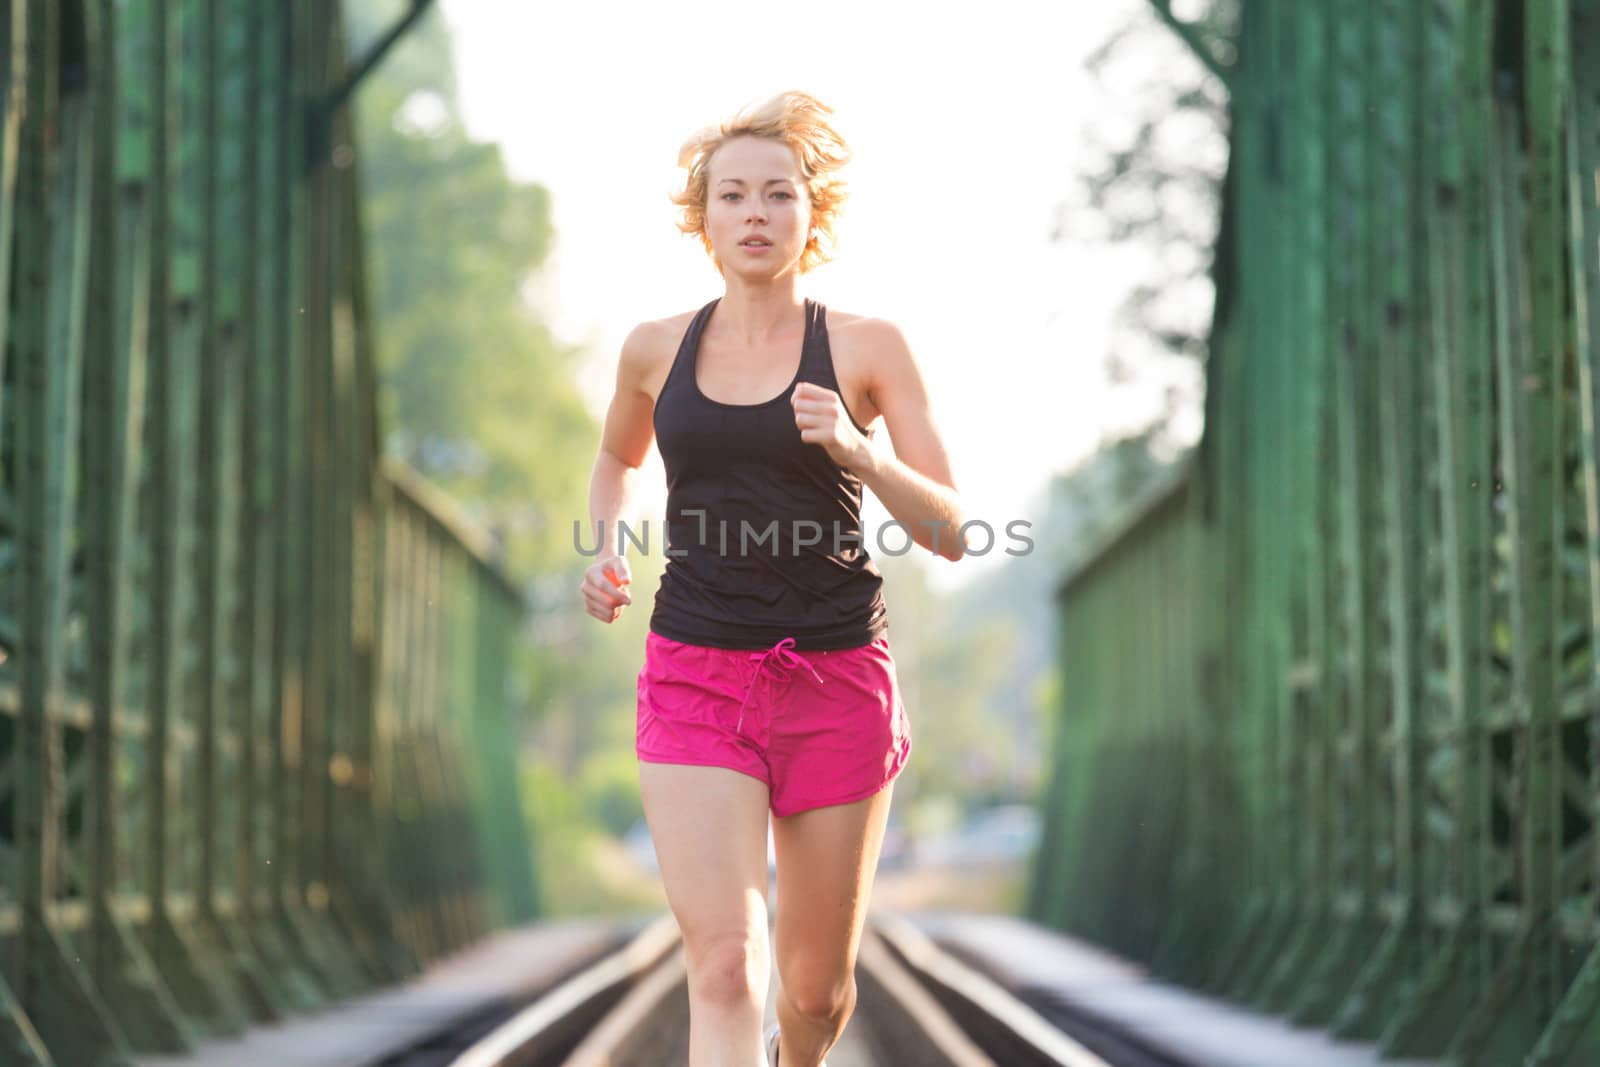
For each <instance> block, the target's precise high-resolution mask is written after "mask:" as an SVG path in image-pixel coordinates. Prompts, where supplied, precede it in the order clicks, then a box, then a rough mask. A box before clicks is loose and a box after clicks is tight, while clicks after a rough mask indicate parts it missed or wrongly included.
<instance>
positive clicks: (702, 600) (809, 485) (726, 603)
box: [650, 297, 888, 650]
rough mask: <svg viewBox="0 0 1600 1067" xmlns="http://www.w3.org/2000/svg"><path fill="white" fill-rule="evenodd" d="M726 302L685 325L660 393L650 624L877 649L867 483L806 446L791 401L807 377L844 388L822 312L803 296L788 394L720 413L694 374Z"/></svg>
mask: <svg viewBox="0 0 1600 1067" xmlns="http://www.w3.org/2000/svg"><path fill="white" fill-rule="evenodd" d="M720 299H721V298H720V297H719V298H718V299H717V300H713V301H711V303H709V304H707V305H706V306H705V307H703V308H701V309H700V311H699V312H698V313H697V314H696V315H695V317H694V319H693V320H692V321H691V322H690V323H689V328H688V329H687V330H686V331H685V332H684V335H683V340H682V342H681V343H680V344H679V346H678V352H677V355H676V356H675V357H674V358H673V362H672V367H671V368H670V369H669V370H668V371H667V380H666V382H665V383H663V385H662V387H661V394H660V395H659V396H658V397H657V398H656V405H655V414H654V416H653V419H654V424H655V432H656V442H657V447H658V448H659V449H660V451H661V458H662V461H663V463H664V465H665V466H666V472H667V516H666V535H667V548H666V553H665V555H666V568H665V570H664V571H663V572H662V575H661V584H660V586H659V587H658V588H657V590H656V597H655V606H654V609H653V611H652V613H651V616H650V629H651V630H652V631H654V632H655V633H658V634H660V635H661V636H663V637H667V638H670V639H672V640H674V641H681V642H684V643H685V644H693V645H706V646H710V647H713V648H739V649H743V648H749V649H758V648H770V647H771V646H772V645H773V644H775V643H777V642H778V641H780V640H782V639H783V638H785V637H792V638H794V642H795V643H794V647H795V648H797V649H803V650H822V649H839V648H856V647H858V646H861V645H866V644H871V643H872V642H873V641H874V640H876V639H877V638H878V637H879V636H880V635H882V634H883V633H884V632H885V631H886V630H887V629H888V612H887V608H886V605H885V603H884V598H883V576H882V574H881V573H880V572H879V570H878V567H877V564H876V563H874V562H873V560H872V557H871V556H870V555H869V554H868V552H867V550H866V542H865V539H864V538H863V537H862V530H861V488H862V486H861V479H859V478H857V477H856V476H855V475H854V474H852V473H851V472H849V471H847V470H846V469H845V468H843V467H841V466H839V464H837V463H835V462H834V461H833V457H831V456H829V455H828V453H827V450H825V449H824V448H823V447H822V446H821V445H818V444H810V443H807V442H805V441H802V440H801V439H800V430H799V428H798V427H796V426H795V423H794V406H793V405H792V404H791V402H790V396H791V395H792V394H793V392H794V388H795V385H797V384H798V383H800V382H811V383H813V384H816V385H820V386H822V387H823V388H825V389H831V390H833V391H834V392H838V391H839V382H838V379H837V378H836V377H835V376H834V369H833V354H832V352H831V351H830V350H829V348H828V330H827V321H826V314H827V312H826V309H825V308H824V307H823V306H822V305H821V304H818V303H816V302H814V301H812V300H809V299H808V300H806V302H805V311H806V330H805V341H804V343H803V344H802V346H801V355H800V367H799V369H798V370H797V371H796V372H795V376H794V380H793V381H792V382H790V383H789V385H788V386H787V387H786V388H785V389H784V390H783V392H781V393H779V394H778V395H777V396H775V397H773V398H772V399H770V400H767V401H764V402H762V403H758V404H724V403H721V402H719V401H715V400H712V399H711V398H709V397H707V396H706V395H705V394H704V393H702V392H701V391H700V386H699V384H698V383H697V381H696V378H695V364H696V362H697V360H696V356H697V353H698V351H699V348H700V337H701V335H702V334H703V333H704V332H705V327H706V323H707V322H709V321H710V319H711V313H712V311H713V310H714V309H715V308H716V306H717V304H718V303H719V302H720ZM850 421H851V424H852V425H854V426H855V427H856V429H857V431H858V432H861V433H863V434H865V435H866V436H868V437H870V436H872V435H871V434H870V433H868V432H867V431H865V430H863V429H862V428H861V426H860V424H858V423H856V422H855V418H854V417H853V416H851V419H850Z"/></svg>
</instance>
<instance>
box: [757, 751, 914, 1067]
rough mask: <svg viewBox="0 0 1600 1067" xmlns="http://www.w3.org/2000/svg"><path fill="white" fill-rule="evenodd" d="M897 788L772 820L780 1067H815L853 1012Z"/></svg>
mask: <svg viewBox="0 0 1600 1067" xmlns="http://www.w3.org/2000/svg"><path fill="white" fill-rule="evenodd" d="M893 793H894V783H893V782H892V781H891V782H890V783H889V784H888V785H887V786H885V787H884V788H883V789H881V790H880V791H878V792H877V793H875V794H873V795H872V796H870V797H867V798H866V799H864V800H858V801H855V802H853V803H850V804H837V805H833V806H830V807H824V808H813V809H811V810H810V811H803V812H799V813H798V814H795V815H789V816H786V817H784V818H781V819H773V820H772V843H773V848H774V849H775V850H776V852H777V857H778V917H777V927H778V929H777V940H778V984H779V993H778V1023H779V1024H780V1025H781V1026H782V1028H783V1037H782V1039H781V1045H780V1048H779V1054H778V1062H779V1063H780V1064H781V1067H816V1065H817V1064H818V1063H820V1062H821V1061H822V1057H823V1056H825V1055H826V1054H827V1052H828V1050H829V1049H830V1048H832V1047H833V1043H834V1042H835V1041H837V1040H839V1035H840V1034H841V1033H843V1032H844V1027H845V1023H847V1022H848V1021H849V1019H850V1015H851V1013H852V1012H854V1011H855V1006H856V982H855V968H856V952H857V950H858V949H859V948H860V946H861V932H862V928H863V927H864V926H865V925H866V914H867V902H868V898H869V897H870V896H871V893H872V881H873V876H874V875H875V874H876V873H877V868H878V853H879V850H880V849H881V847H882V845H883V834H884V829H885V827H886V826H887V824H888V821H889V803H890V800H891V798H892V796H893Z"/></svg>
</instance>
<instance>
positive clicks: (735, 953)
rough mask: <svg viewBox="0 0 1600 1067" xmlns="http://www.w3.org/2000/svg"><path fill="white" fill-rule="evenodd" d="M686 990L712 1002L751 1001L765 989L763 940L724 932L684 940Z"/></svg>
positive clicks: (739, 1002) (735, 1002)
mask: <svg viewBox="0 0 1600 1067" xmlns="http://www.w3.org/2000/svg"><path fill="white" fill-rule="evenodd" d="M685 952H686V953H687V955H688V966H689V990H690V993H691V994H692V995H693V996H694V997H695V999H697V1000H701V1001H706V1002H710V1003H715V1004H742V1003H751V1002H754V1001H755V1000H756V999H757V998H758V997H762V996H764V995H765V992H766V979H767V973H768V969H769V967H770V963H769V962H768V959H767V946H766V943H765V940H764V939H762V938H758V937H756V936H755V935H754V934H724V935H721V936H716V937H710V938H705V939H702V943H700V944H695V943H693V942H692V941H686V942H685Z"/></svg>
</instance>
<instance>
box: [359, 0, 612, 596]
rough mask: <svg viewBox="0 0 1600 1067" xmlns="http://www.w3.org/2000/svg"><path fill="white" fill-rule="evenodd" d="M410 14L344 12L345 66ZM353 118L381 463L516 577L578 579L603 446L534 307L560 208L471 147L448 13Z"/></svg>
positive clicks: (419, 29) (432, 23)
mask: <svg viewBox="0 0 1600 1067" xmlns="http://www.w3.org/2000/svg"><path fill="white" fill-rule="evenodd" d="M403 7H404V5H403V4H401V3H400V2H399V0H349V2H348V3H347V4H346V9H347V18H348V22H349V37H350V42H349V47H350V51H351V52H352V53H360V52H361V51H362V50H363V49H364V48H365V46H366V44H367V43H368V42H370V41H371V39H372V38H374V37H375V36H377V35H378V34H379V33H380V32H381V31H382V29H383V28H384V27H385V26H386V25H388V24H389V22H390V21H391V20H392V19H393V18H395V17H396V16H397V15H399V14H400V13H401V11H402V9H403ZM356 114H357V134H358V148H359V150H360V153H361V156H360V166H361V175H362V184H363V192H364V202H363V210H364V221H365V223H366V232H367V239H368V243H369V248H370V263H371V269H370V275H371V279H372V283H371V284H372V296H373V304H374V308H375V316H376V319H377V322H376V328H377V337H378V348H379V356H380V360H381V366H382V372H383V390H384V396H383V401H384V414H385V424H384V426H385V430H386V446H387V447H388V449H389V450H390V451H391V452H392V453H393V454H395V455H397V456H400V457H401V458H403V459H405V460H406V461H407V462H408V463H410V464H411V465H412V466H414V467H416V468H417V469H418V470H419V471H421V472H422V473H423V474H424V475H426V476H427V477H428V478H430V479H431V480H433V481H434V482H436V483H437V484H439V485H440V486H442V487H443V488H444V489H445V490H446V491H447V492H449V493H450V494H451V495H452V496H454V497H455V498H456V499H457V500H459V501H461V502H462V503H463V504H464V505H465V506H466V508H467V510H468V511H469V513H471V514H472V515H473V516H474V517H475V518H477V519H478V520H479V521H481V522H482V523H484V524H485V525H486V526H487V527H489V529H490V530H491V531H493V532H494V533H495V534H496V535H497V537H499V538H500V539H501V541H502V544H503V546H504V553H505V564H506V566H507V568H508V569H509V570H510V571H511V573H512V574H514V575H516V576H517V577H519V578H522V579H527V578H530V577H531V576H533V575H536V574H541V573H549V572H550V571H552V570H557V571H564V570H570V569H571V568H572V566H573V565H574V563H575V561H576V559H577V558H579V557H576V555H575V553H574V552H573V551H572V547H571V537H572V535H571V520H572V519H573V518H582V517H584V516H586V514H587V501H586V496H587V474H588V469H589V463H590V461H591V460H592V456H591V455H588V452H589V449H590V444H591V442H592V441H593V440H594V438H595V436H596V433H597V430H596V428H595V425H594V420H593V419H592V418H591V417H590V415H589V414H588V412H587V410H586V409H585V408H584V406H583V403H582V400H581V398H580V396H579V394H578V390H577V387H576V384H575V370H576V364H577V359H578V356H579V354H580V353H579V352H578V351H577V350H576V349H573V348H570V347H567V346H563V345H562V344H560V343H559V342H557V341H556V339H555V338H554V337H553V336H552V335H551V333H550V331H549V329H548V328H547V327H546V325H545V324H544V322H543V320H542V319H541V317H540V316H539V314H538V311H537V309H536V308H534V307H533V306H532V305H531V303H530V302H529V300H528V299H527V297H526V295H525V293H526V289H527V286H528V282H529V280H530V279H531V278H532V277H533V276H534V274H535V273H536V272H537V271H538V270H539V269H540V267H541V265H542V264H543V263H544V262H545V260H546V259H547V258H548V257H549V255H550V252H551V249H552V247H553V245H554V241H555V233H554V228H553V226H552V223H551V217H550V215H551V210H550V195H549V192H548V191H547V190H546V189H545V188H544V187H543V186H540V185H537V184H525V183H518V182H516V181H514V180H513V179H512V178H511V177H510V176H509V175H508V174H507V172H506V167H505V163H504V161H503V159H502V158H501V154H500V149H499V148H498V146H495V145H490V144H480V143H476V142H474V141H472V140H471V139H470V138H469V137H468V136H467V133H466V131H465V129H464V128H463V125H462V119H461V113H460V108H459V104H458V101H457V95H456V81H455V72H454V67H453V62H452V57H451V52H450V39H449V35H448V32H447V29H446V27H445V25H444V23H443V21H442V18H441V16H440V15H439V13H438V9H437V7H436V8H434V9H432V10H430V12H429V13H428V14H427V15H426V16H425V17H424V18H423V20H422V21H421V22H420V23H418V25H417V26H416V27H415V28H414V29H413V31H412V32H411V33H410V34H409V35H408V36H407V37H406V38H405V39H403V40H402V42H401V43H400V44H399V45H398V46H396V48H395V49H394V51H393V52H392V53H391V54H390V55H389V57H388V58H387V59H386V60H385V62H384V63H383V64H382V65H381V66H380V67H379V68H378V69H377V70H376V71H375V72H374V73H373V75H372V76H371V77H370V78H369V79H368V81H367V82H365V83H363V85H362V88H361V90H360V92H359V94H358V95H357V97H356ZM572 585H573V588H576V585H577V581H576V579H574V580H573V582H572Z"/></svg>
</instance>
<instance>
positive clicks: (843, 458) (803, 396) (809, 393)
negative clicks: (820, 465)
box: [789, 382, 867, 469]
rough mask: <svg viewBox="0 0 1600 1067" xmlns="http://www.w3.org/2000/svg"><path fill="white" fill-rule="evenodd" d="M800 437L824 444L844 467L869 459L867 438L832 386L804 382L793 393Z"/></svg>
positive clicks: (862, 463)
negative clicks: (856, 426) (851, 422)
mask: <svg viewBox="0 0 1600 1067" xmlns="http://www.w3.org/2000/svg"><path fill="white" fill-rule="evenodd" d="M789 403H790V404H791V405H793V407H794V424H795V425H796V426H798V427H799V428H800V440H802V441H804V442H806V443H807V444H813V445H821V446H822V447H823V448H824V449H826V450H827V453H828V455H829V456H831V457H832V458H833V461H834V462H835V463H837V464H838V465H839V466H841V467H846V468H854V469H859V468H860V467H861V466H863V465H864V464H865V461H866V459H867V439H866V438H865V437H862V436H861V434H859V433H857V432H856V428H855V427H854V426H852V425H850V415H849V413H848V412H846V411H845V409H844V401H843V400H841V399H840V398H839V394H838V393H836V392H834V391H833V390H832V389H824V388H823V387H822V386H820V385H813V384H812V383H810V382H801V383H800V384H799V385H797V386H795V387H794V392H793V393H791V394H790V396H789Z"/></svg>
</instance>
